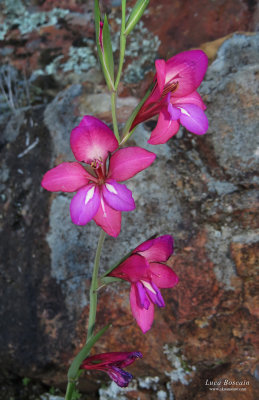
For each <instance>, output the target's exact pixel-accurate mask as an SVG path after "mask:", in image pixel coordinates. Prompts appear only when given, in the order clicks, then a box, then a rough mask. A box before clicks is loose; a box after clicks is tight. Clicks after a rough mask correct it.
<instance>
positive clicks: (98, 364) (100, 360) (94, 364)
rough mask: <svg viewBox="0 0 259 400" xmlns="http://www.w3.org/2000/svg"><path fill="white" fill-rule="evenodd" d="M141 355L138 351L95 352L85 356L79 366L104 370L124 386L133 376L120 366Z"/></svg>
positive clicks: (118, 383)
mask: <svg viewBox="0 0 259 400" xmlns="http://www.w3.org/2000/svg"><path fill="white" fill-rule="evenodd" d="M142 357H143V356H142V354H141V353H140V352H139V351H135V352H114V353H103V354H96V355H95V356H91V357H88V358H86V359H85V360H84V361H83V363H82V365H81V366H80V368H81V369H86V370H90V369H96V370H99V371H104V372H106V373H107V374H108V375H109V377H110V378H111V379H112V380H113V381H114V382H115V383H116V384H117V385H118V386H120V387H126V386H128V384H129V382H130V381H131V380H132V378H133V376H132V375H131V374H130V373H129V372H126V371H124V370H123V369H122V368H124V367H127V366H128V365H130V364H132V363H133V362H134V361H135V360H136V358H142Z"/></svg>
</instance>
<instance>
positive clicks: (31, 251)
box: [0, 0, 259, 400]
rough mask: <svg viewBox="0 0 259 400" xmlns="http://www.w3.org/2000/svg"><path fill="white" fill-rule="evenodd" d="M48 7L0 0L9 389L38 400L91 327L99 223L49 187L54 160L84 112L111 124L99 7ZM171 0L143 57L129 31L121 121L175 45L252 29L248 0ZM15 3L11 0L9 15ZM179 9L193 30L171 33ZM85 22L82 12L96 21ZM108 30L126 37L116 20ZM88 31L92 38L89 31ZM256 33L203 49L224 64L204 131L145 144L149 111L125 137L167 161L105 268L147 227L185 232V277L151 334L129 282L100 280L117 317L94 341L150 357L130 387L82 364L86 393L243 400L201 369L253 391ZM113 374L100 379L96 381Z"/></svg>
mask: <svg viewBox="0 0 259 400" xmlns="http://www.w3.org/2000/svg"><path fill="white" fill-rule="evenodd" d="M51 3H52V2H50V1H45V2H37V1H35V2H33V3H32V2H31V3H30V6H29V5H28V4H29V2H27V3H26V4H27V6H25V3H22V2H21V1H9V2H3V4H4V6H5V8H3V7H4V6H3V5H2V6H1V7H2V9H3V11H4V13H3V16H4V18H5V25H3V26H2V32H3V29H5V31H4V39H5V40H4V41H3V42H2V44H3V46H2V49H1V52H2V53H1V54H2V55H3V56H4V60H6V62H7V61H8V62H9V65H10V64H11V65H12V66H9V67H5V69H4V70H3V69H2V70H1V74H2V75H1V77H2V79H5V78H6V77H7V78H8V77H9V78H8V79H10V80H11V89H12V91H11V94H12V96H11V97H10V92H8V85H7V84H6V83H5V93H3V92H2V96H1V98H0V102H1V107H2V109H3V113H2V115H1V120H0V124H1V131H2V135H1V138H0V145H1V147H0V151H1V175H0V181H1V182H0V190H1V193H0V195H1V197H0V201H1V219H0V235H1V239H0V240H1V257H0V260H1V261H0V262H1V269H0V274H1V275H0V290H1V293H3V296H2V301H1V305H0V316H1V332H2V335H1V338H0V354H1V357H0V359H1V361H0V369H1V373H2V378H1V383H2V385H3V389H4V390H3V391H2V394H1V395H0V398H1V396H2V399H9V398H10V397H11V396H13V398H14V399H15V400H16V399H19V400H21V398H23V399H28V398H29V394H28V393H31V391H33V390H34V389H33V385H35V382H41V384H40V387H39V388H38V389H37V390H38V392H39V393H41V392H42V393H43V392H46V387H47V388H51V387H54V388H56V392H54V394H56V395H57V396H58V395H61V394H62V390H64V388H65V381H66V370H67V367H68V365H69V363H70V361H71V359H72V357H73V356H74V355H75V354H76V353H77V351H78V349H79V348H80V346H81V345H82V344H83V341H84V337H85V330H86V324H87V315H88V289H89V284H90V282H89V279H90V276H91V268H92V263H93V257H94V254H93V248H95V247H96V242H97V238H98V228H97V227H96V226H95V224H94V223H93V222H91V223H90V224H88V225H87V226H86V227H77V226H74V225H73V224H72V222H71V220H70V217H69V202H70V198H71V196H70V195H68V196H67V195H63V194H62V195H61V194H51V193H47V192H45V191H44V190H43V189H41V186H40V181H41V178H42V175H43V174H44V173H45V172H46V171H47V170H48V169H49V168H51V167H52V166H53V165H56V164H58V163H60V162H62V161H64V160H73V155H72V152H71V150H70V148H69V135H70V131H71V129H72V128H73V126H75V124H76V123H77V122H78V121H80V118H81V117H82V115H84V114H86V113H91V114H94V115H96V116H98V117H99V118H102V119H103V120H105V121H106V122H107V123H111V119H110V114H109V96H108V93H107V92H106V89H105V87H104V85H103V80H102V77H101V75H100V72H99V70H97V69H96V68H92V66H93V65H94V66H95V58H94V59H93V58H92V57H95V52H94V44H93V42H92V40H93V24H92V14H91V12H92V7H91V4H90V3H88V2H86V3H82V4H79V2H76V1H65V0H64V1H58V2H55V3H56V7H57V8H58V7H61V9H62V11H61V10H59V11H56V10H54V9H53V5H52V4H51ZM163 3H164V4H163V6H164V8H160V7H158V6H157V2H152V1H151V2H150V10H149V12H148V13H147V14H146V15H145V18H144V22H143V24H142V25H140V28H139V29H138V30H136V38H137V41H139V40H140V37H141V36H140V35H141V33H142V32H143V33H144V35H147V36H148V34H149V30H151V31H152V32H151V33H150V36H149V40H150V41H148V39H147V43H145V42H144V41H143V45H146V46H147V50H146V53H145V54H143V58H142V59H140V60H139V64H137V63H136V62H135V58H139V57H138V53H134V51H135V52H136V51H137V50H136V49H137V47H136V48H135V50H134V43H133V41H132V42H131V44H130V46H131V47H130V51H129V52H128V55H127V68H128V72H129V76H130V77H131V78H129V79H128V82H125V81H124V84H123V85H121V87H120V93H121V98H120V99H119V101H118V106H119V121H120V123H122V122H123V121H125V119H126V118H127V115H128V114H129V112H130V110H131V109H132V108H134V106H135V105H136V102H137V98H136V97H135V96H136V94H137V95H138V96H140V95H141V94H142V92H143V90H144V85H142V86H140V85H139V84H138V85H136V84H135V83H130V81H131V80H132V79H135V80H136V79H137V78H136V77H139V78H140V77H141V76H143V74H146V73H147V76H148V70H149V68H150V66H151V65H152V64H153V59H154V58H155V57H156V56H157V54H159V55H160V56H165V55H167V53H174V52H175V51H177V50H183V49H186V48H188V47H193V46H197V45H198V44H199V43H201V42H202V41H208V40H209V39H217V38H218V37H220V36H222V35H225V34H228V33H230V32H231V31H232V30H234V29H239V28H240V29H243V30H245V29H246V30H248V29H251V30H253V29H255V26H256V5H255V4H254V3H253V2H245V1H240V2H234V5H235V6H234V8H233V7H232V11H231V12H230V11H228V8H227V6H226V5H224V4H225V3H224V4H223V2H221V1H215V2H206V5H203V6H200V9H199V11H198V14H199V17H197V16H195V15H194V13H193V11H191V10H190V9H189V8H188V7H195V4H196V3H195V2H194V3H192V4H193V6H190V2H188V4H189V6H188V5H187V4H186V5H185V11H184V9H183V7H181V8H180V7H179V5H178V2H174V5H173V7H174V12H171V15H169V12H165V10H168V7H169V2H166V1H164V2H163ZM186 3H187V2H186ZM17 4H18V5H20V7H24V8H23V9H22V10H23V12H24V10H25V11H27V12H28V14H26V13H25V17H26V18H27V22H28V21H30V24H29V22H28V23H27V24H25V22H26V18H24V19H23V22H21V20H19V11H18V10H19V8H17ZM170 4H171V2H170ZM7 5H8V6H9V7H13V9H12V10H11V9H8V13H7V12H6V10H7ZM15 7H16V14H15V11H14V10H15ZM104 7H106V9H107V10H108V11H109V12H110V15H111V21H114V19H115V17H116V18H117V17H118V15H119V14H118V11H119V9H118V7H117V3H116V1H106V2H104ZM206 7H207V8H206ZM67 10H69V12H66V11H67ZM216 10H217V15H218V20H219V21H224V20H226V19H225V18H226V16H225V15H226V14H227V15H228V24H224V23H220V24H216V23H215V24H214V28H213V24H212V23H209V21H210V19H209V18H211V21H212V19H213V18H214V16H215V11H216ZM177 12H178V14H177ZM185 13H187V14H188V15H189V19H187V20H186V34H183V35H181V36H180V34H179V36H177V35H175V31H174V32H172V30H171V31H170V29H169V24H171V25H170V26H177V25H175V24H176V22H174V21H175V20H176V15H178V17H179V21H181V18H182V19H183V17H184V15H185ZM31 15H33V16H34V18H33V19H32V18H31ZM162 15H164V18H165V21H164V24H162V23H159V25H158V26H159V29H157V28H155V22H154V18H155V16H156V17H157V20H158V21H161V18H162ZM205 16H206V18H205ZM212 16H213V17H212ZM169 17H171V18H173V21H172V20H171V22H170V18H169ZM84 18H88V19H87V21H88V23H87V24H86V25H85V24H84V23H83V21H85V19H84ZM159 18H160V19H159ZM192 18H196V19H197V18H199V29H197V30H196V31H197V32H196V31H195V32H196V33H195V34H194V35H193V36H192V35H191V38H192V41H191V42H190V29H191V28H190V26H191V25H192V23H191V21H192ZM82 19H83V20H82ZM149 22H150V23H149ZM32 23H34V24H35V26H34V25H32ZM79 26H81V28H80V30H79V29H78V27H79ZM113 26H114V37H116V29H115V23H114V22H113ZM205 26H206V27H207V28H206V29H207V30H206V29H205ZM147 27H148V28H147ZM216 27H217V30H216ZM148 29H149V30H148ZM213 29H214V30H213ZM182 32H185V30H184V29H183V30H182ZM208 32H210V33H208ZM211 32H212V33H211ZM173 33H174V35H173ZM2 34H3V33H2ZM172 35H173V37H174V42H172V49H171V48H169V46H168V41H169V38H170V37H171V38H172ZM199 35H200V36H199ZM82 36H84V37H87V41H85V42H82ZM154 38H156V39H154ZM82 43H83V45H82ZM137 43H138V42H137ZM150 43H154V46H153V48H152V46H151V45H150ZM258 43H259V36H258V34H257V35H254V34H252V35H241V34H237V35H234V36H230V37H228V38H227V39H225V40H220V41H217V42H213V43H212V44H209V45H208V44H207V45H206V46H204V48H205V50H206V51H207V52H208V54H209V55H210V57H211V59H213V60H214V61H213V62H212V64H211V65H210V67H209V69H208V73H207V75H206V79H205V82H204V83H203V84H202V87H201V93H202V95H203V97H204V99H205V102H206V104H207V105H208V109H207V114H208V117H209V121H210V128H209V132H208V133H207V134H206V135H205V136H204V137H197V136H194V135H191V134H189V133H187V132H186V131H184V130H181V131H180V132H179V133H178V134H177V135H176V137H174V138H173V139H172V140H170V141H169V143H167V144H166V145H162V146H156V147H153V146H149V145H147V143H146V141H147V138H148V137H149V134H150V130H151V129H152V127H153V126H154V122H153V121H150V122H148V123H146V124H145V125H141V126H139V127H138V128H137V130H136V132H135V134H134V135H133V136H132V139H131V141H130V144H131V145H136V144H138V145H140V146H143V147H146V148H147V149H151V150H152V151H155V152H156V153H157V155H158V157H157V160H156V163H155V164H154V165H153V166H152V167H151V168H149V169H148V170H146V171H144V172H142V173H141V174H139V175H138V176H137V177H135V178H134V179H132V180H131V181H130V182H129V183H128V187H129V188H130V189H131V190H132V191H133V194H134V198H135V200H136V205H137V208H136V210H135V211H134V212H131V213H124V214H123V223H122V232H121V235H120V237H119V239H116V240H115V239H113V238H107V240H106V242H105V246H104V253H103V254H104V255H103V256H102V269H103V270H105V269H106V268H108V267H109V266H110V265H111V264H112V263H113V262H115V261H116V260H118V259H119V258H120V257H121V256H123V255H124V252H125V251H127V250H128V249H129V248H131V247H134V246H136V245H137V244H138V243H139V242H141V241H143V240H145V239H146V238H147V237H149V236H150V235H152V234H154V233H157V234H165V233H168V234H172V235H173V236H174V238H175V245H176V248H175V255H174V256H173V257H172V258H171V260H170V265H171V266H172V267H173V268H174V270H175V271H176V272H177V274H178V275H179V277H180V283H179V285H178V286H177V287H176V288H175V289H173V290H164V291H163V295H164V297H165V300H166V308H165V309H164V310H156V315H155V322H154V325H153V328H152V330H151V331H149V332H148V333H147V334H145V335H143V334H142V333H141V331H140V329H139V328H138V327H137V326H136V324H135V322H134V320H133V318H132V315H131V313H130V309H129V300H128V292H129V287H128V285H127V284H126V283H125V284H122V285H120V286H119V287H118V286H114V285H113V286H112V285H111V286H110V287H108V288H106V289H102V290H101V292H100V303H99V308H98V327H101V326H103V324H104V323H107V322H112V324H113V328H112V331H111V332H109V331H108V332H107V333H106V335H105V336H104V338H103V341H102V342H100V343H98V344H97V346H96V351H97V352H102V351H114V350H117V349H118V347H119V348H120V349H121V350H122V351H123V350H134V349H136V350H140V351H142V352H143V354H144V358H143V360H138V361H137V362H136V363H135V364H134V365H133V366H132V367H131V369H130V371H131V372H132V373H133V375H134V376H135V380H134V381H133V383H132V384H131V385H130V386H129V388H127V389H126V390H124V391H121V390H120V389H118V388H117V387H115V385H114V384H110V382H109V381H108V379H106V378H105V377H104V376H103V374H101V373H89V374H86V376H85V377H84V378H83V379H82V381H81V382H80V390H81V391H82V392H84V395H83V397H82V398H84V399H88V398H89V399H91V400H93V399H94V398H95V397H96V398H100V399H102V400H105V399H113V398H118V399H125V398H126V399H127V398H128V399H136V398H140V399H161V400H163V399H169V400H170V399H172V398H175V399H176V400H184V399H197V400H198V399H212V400H213V399H214V398H215V399H218V398H219V399H221V398H222V399H231V398H233V392H229V391H221V392H219V391H210V390H209V388H208V385H206V380H207V379H208V380H209V381H219V380H221V381H224V380H225V379H228V380H230V381H248V382H249V385H246V386H245V388H246V391H244V392H241V391H238V392H235V394H236V398H238V399H256V398H257V396H256V391H257V390H258V386H257V382H256V378H258V369H256V356H255V354H256V353H255V349H256V346H257V345H258V339H257V335H256V333H257V332H256V327H257V325H256V322H257V318H258V297H257V293H258V291H257V290H256V289H257V286H256V285H257V281H256V266H258V264H259V263H258V229H259V227H258V175H257V172H258V155H259V150H258V149H259V143H258V142H257V140H258V137H257V136H256V132H258V108H259V105H258V99H257V93H258V73H259V60H258V54H259V53H258V50H259V49H258ZM73 44H74V46H73V47H74V48H76V51H75V52H74V53H73V51H74V50H71V46H72V45H73ZM219 45H220V47H219ZM33 46H34V47H33ZM178 46H179V47H178ZM218 47H219V48H218ZM8 49H9V50H8ZM86 49H87V52H86V53H85V50H86ZM47 50H48V51H47ZM8 52H9V53H8ZM70 52H71V53H70ZM60 55H62V57H63V56H64V57H63V58H58V57H60ZM170 55H171V54H170ZM44 57H46V58H44ZM82 57H83V58H82ZM57 58H58V60H57ZM28 60H29V66H28V69H27V70H26V73H23V72H21V71H23V68H24V67H25V65H26V63H27V61H28ZM43 60H44V61H43ZM86 61H87V63H88V64H85V62H86ZM50 65H52V66H51V67H50ZM71 65H72V67H70V66H71ZM51 68H52V69H51ZM69 68H72V69H73V70H72V69H71V70H69ZM40 69H41V70H42V72H41V73H39V72H37V71H39V70H40ZM35 71H36V73H35ZM50 73H52V74H50ZM125 76H126V75H125ZM126 81H127V79H126ZM4 94H6V95H7V101H6V98H4ZM9 109H10V110H11V112H10V111H8V110H9ZM136 221H137V222H136ZM24 377H28V379H29V381H24ZM103 380H105V382H106V383H107V386H106V387H105V388H104V387H102V388H101V382H103ZM8 382H9V383H8ZM19 382H20V384H21V385H22V387H23V390H22V391H20V392H19V391H17V390H16V391H15V389H13V391H12V392H10V390H9V389H8V385H9V386H10V385H11V386H13V387H15V385H18V383H19ZM26 382H27V383H26ZM231 387H237V385H236V386H235V385H231ZM57 389H59V390H60V391H61V392H58V391H57ZM8 390H9V391H8ZM35 390H36V389H35ZM10 393H11V395H10ZM46 396H47V395H46ZM48 397H49V396H47V398H48ZM43 398H44V397H43Z"/></svg>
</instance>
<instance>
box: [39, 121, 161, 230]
mask: <svg viewBox="0 0 259 400" xmlns="http://www.w3.org/2000/svg"><path fill="white" fill-rule="evenodd" d="M70 145H71V149H72V151H73V153H74V156H75V158H76V160H77V161H79V162H84V163H86V164H88V165H86V166H85V167H83V166H82V165H81V164H79V162H64V163H62V164H60V165H58V166H57V167H55V168H53V169H51V170H50V171H48V172H47V173H46V174H45V175H44V177H43V180H42V183H41V184H42V186H43V187H44V188H45V189H47V190H49V191H52V192H58V191H62V192H77V193H76V195H75V196H74V197H73V199H72V201H71V204H70V214H71V219H72V221H73V223H74V224H76V225H85V224H87V223H88V222H89V221H90V220H92V219H94V221H95V222H96V224H97V225H99V226H101V228H102V229H103V230H104V231H105V232H107V233H108V234H109V235H111V236H114V237H116V236H118V234H119V233H120V227H121V211H131V210H134V208H135V202H134V199H133V198H132V193H131V191H130V190H129V189H128V188H127V187H126V186H125V185H123V184H121V183H118V182H121V181H124V180H126V179H129V178H131V177H132V176H134V175H136V174H137V173H138V172H140V171H142V170H143V169H145V168H147V167H148V166H149V165H150V164H152V162H153V161H154V159H155V157H156V155H155V154H154V153H151V152H149V151H147V150H145V149H142V148H140V147H126V148H123V149H120V150H118V151H116V152H115V153H114V154H112V156H111V157H110V159H109V166H108V167H107V158H108V156H109V154H110V153H112V152H114V151H115V150H116V149H117V148H118V141H117V139H116V138H115V136H114V134H113V132H112V131H111V130H110V129H109V128H108V126H107V125H105V124H104V123H103V122H102V121H100V120H98V119H97V118H94V117H91V116H85V117H84V118H83V119H82V121H81V122H80V124H79V125H78V126H77V127H76V128H75V129H73V130H72V132H71V137H70Z"/></svg>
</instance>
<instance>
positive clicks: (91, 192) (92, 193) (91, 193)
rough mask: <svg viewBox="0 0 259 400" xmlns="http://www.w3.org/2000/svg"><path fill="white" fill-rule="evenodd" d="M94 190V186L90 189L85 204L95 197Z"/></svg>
mask: <svg viewBox="0 0 259 400" xmlns="http://www.w3.org/2000/svg"><path fill="white" fill-rule="evenodd" d="M94 190H95V187H94V186H93V187H92V188H91V189H90V190H88V192H87V195H86V196H85V204H87V203H88V202H89V201H90V200H91V199H92V198H93V195H94Z"/></svg>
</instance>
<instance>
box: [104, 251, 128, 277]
mask: <svg viewBox="0 0 259 400" xmlns="http://www.w3.org/2000/svg"><path fill="white" fill-rule="evenodd" d="M132 252H133V249H132V250H130V251H129V253H127V254H126V255H125V256H124V257H122V258H121V259H120V260H119V261H118V262H117V263H116V264H114V265H113V266H112V267H111V268H110V269H109V270H108V271H107V272H105V274H103V276H102V277H101V281H103V278H105V277H107V275H108V274H109V273H110V272H112V271H113V270H114V268H116V267H118V265H120V264H121V263H122V262H123V261H125V260H127V258H129V256H130V255H131V253H132ZM107 278H109V277H107ZM107 278H106V279H107ZM110 278H111V277H110ZM120 280H121V279H120Z"/></svg>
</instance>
